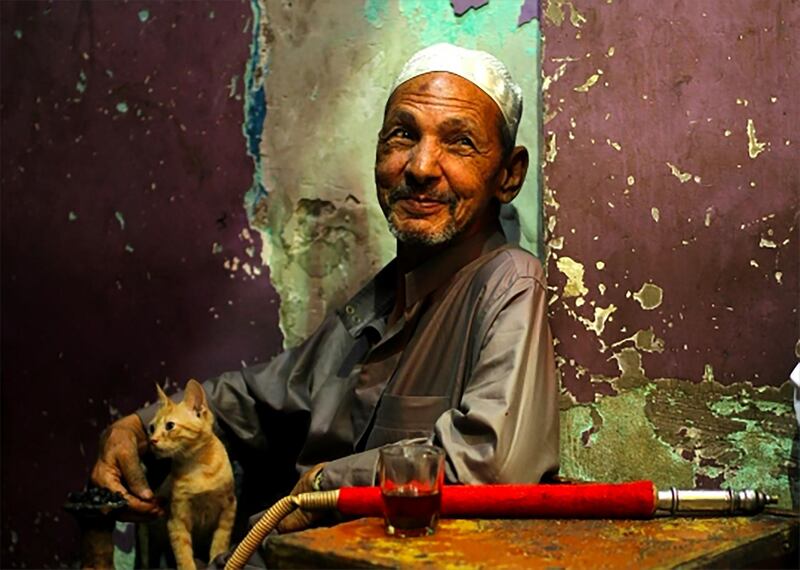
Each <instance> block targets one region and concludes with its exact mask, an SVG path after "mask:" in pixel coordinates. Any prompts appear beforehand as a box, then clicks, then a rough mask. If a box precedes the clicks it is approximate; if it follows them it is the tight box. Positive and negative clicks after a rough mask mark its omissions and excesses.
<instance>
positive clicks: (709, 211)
mask: <svg viewBox="0 0 800 570" xmlns="http://www.w3.org/2000/svg"><path fill="white" fill-rule="evenodd" d="M713 215H714V208H712V207H708V208H706V215H705V218H704V219H703V225H704V226H705V227H707V228H709V227H711V218H712V216H713Z"/></svg>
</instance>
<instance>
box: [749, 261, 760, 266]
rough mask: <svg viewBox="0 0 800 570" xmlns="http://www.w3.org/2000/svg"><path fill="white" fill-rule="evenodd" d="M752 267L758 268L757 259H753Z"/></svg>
mask: <svg viewBox="0 0 800 570" xmlns="http://www.w3.org/2000/svg"><path fill="white" fill-rule="evenodd" d="M750 266H751V267H758V262H757V261H756V260H755V259H751V260H750Z"/></svg>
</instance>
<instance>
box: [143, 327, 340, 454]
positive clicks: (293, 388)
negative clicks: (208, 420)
mask: <svg viewBox="0 0 800 570" xmlns="http://www.w3.org/2000/svg"><path fill="white" fill-rule="evenodd" d="M337 327H342V324H341V321H340V320H339V319H338V318H337V317H336V315H335V314H334V315H332V316H330V317H329V318H328V319H326V320H325V322H323V324H322V325H321V327H320V328H319V329H318V330H317V332H315V333H314V334H313V335H312V336H311V337H309V338H308V339H307V340H306V341H305V342H303V343H302V344H300V345H299V346H297V347H294V348H291V349H289V350H285V351H284V352H282V353H280V354H279V355H277V356H276V357H275V358H273V359H272V360H271V361H270V362H268V363H266V364H261V365H257V366H252V367H247V368H244V369H241V370H237V371H233V372H227V373H224V374H221V375H220V376H218V377H216V378H212V379H210V380H206V381H205V382H203V388H204V390H205V392H206V398H207V400H208V404H209V407H210V408H211V411H212V412H213V414H214V419H215V430H216V432H217V434H218V435H219V436H220V437H221V438H222V439H223V441H225V443H226V445H227V446H228V447H229V451H230V448H231V444H233V445H234V446H235V448H236V449H239V450H244V451H246V452H248V453H252V452H256V453H265V452H268V451H271V448H272V447H273V443H274V442H271V441H270V439H275V438H276V436H275V434H279V437H278V439H279V440H280V441H279V442H278V443H279V444H280V445H281V446H285V444H286V441H287V440H289V439H297V444H298V446H299V445H301V444H302V440H303V438H304V437H305V431H306V429H307V427H308V419H309V417H310V409H311V393H312V390H313V389H314V384H315V382H317V381H318V380H319V379H320V378H324V377H327V375H328V374H329V372H330V369H331V368H332V367H335V366H336V365H337V364H338V363H339V361H340V360H341V352H342V351H344V350H346V349H347V348H348V346H347V344H346V342H344V339H346V338H347V337H348V335H343V334H341V331H338V330H337ZM337 333H338V334H337ZM321 346H324V347H325V350H321V349H320V347H321ZM172 398H173V399H174V400H176V401H179V400H180V399H182V395H181V392H178V393H176V394H174V395H173V396H172ZM157 409H158V404H153V405H150V406H147V407H145V408H142V409H140V410H138V411H137V412H136V413H137V415H138V416H139V419H140V420H141V421H142V424H143V425H145V426H147V425H148V423H149V422H150V421H152V419H153V416H154V415H155V413H156V411H157ZM268 434H270V435H271V437H269V436H268Z"/></svg>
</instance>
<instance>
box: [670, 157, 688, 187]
mask: <svg viewBox="0 0 800 570" xmlns="http://www.w3.org/2000/svg"><path fill="white" fill-rule="evenodd" d="M667 166H669V171H670V172H671V173H672V175H673V176H674V177H675V178H677V179H678V180H680V181H681V184H683V183H685V182H689V180H691V179H692V175H691V174H690V173H688V172H681V171H680V169H679V168H678V167H677V166H675V165H674V164H672V163H670V162H668V163H667Z"/></svg>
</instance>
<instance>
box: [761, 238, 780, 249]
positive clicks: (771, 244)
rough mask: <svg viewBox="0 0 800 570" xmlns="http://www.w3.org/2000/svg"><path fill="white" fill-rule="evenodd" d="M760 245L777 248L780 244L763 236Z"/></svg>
mask: <svg viewBox="0 0 800 570" xmlns="http://www.w3.org/2000/svg"><path fill="white" fill-rule="evenodd" d="M758 247H763V248H767V249H775V248H777V247H778V244H777V243H775V242H774V241H772V240H771V239H767V238H763V237H762V238H761V240H760V241H759V242H758Z"/></svg>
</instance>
